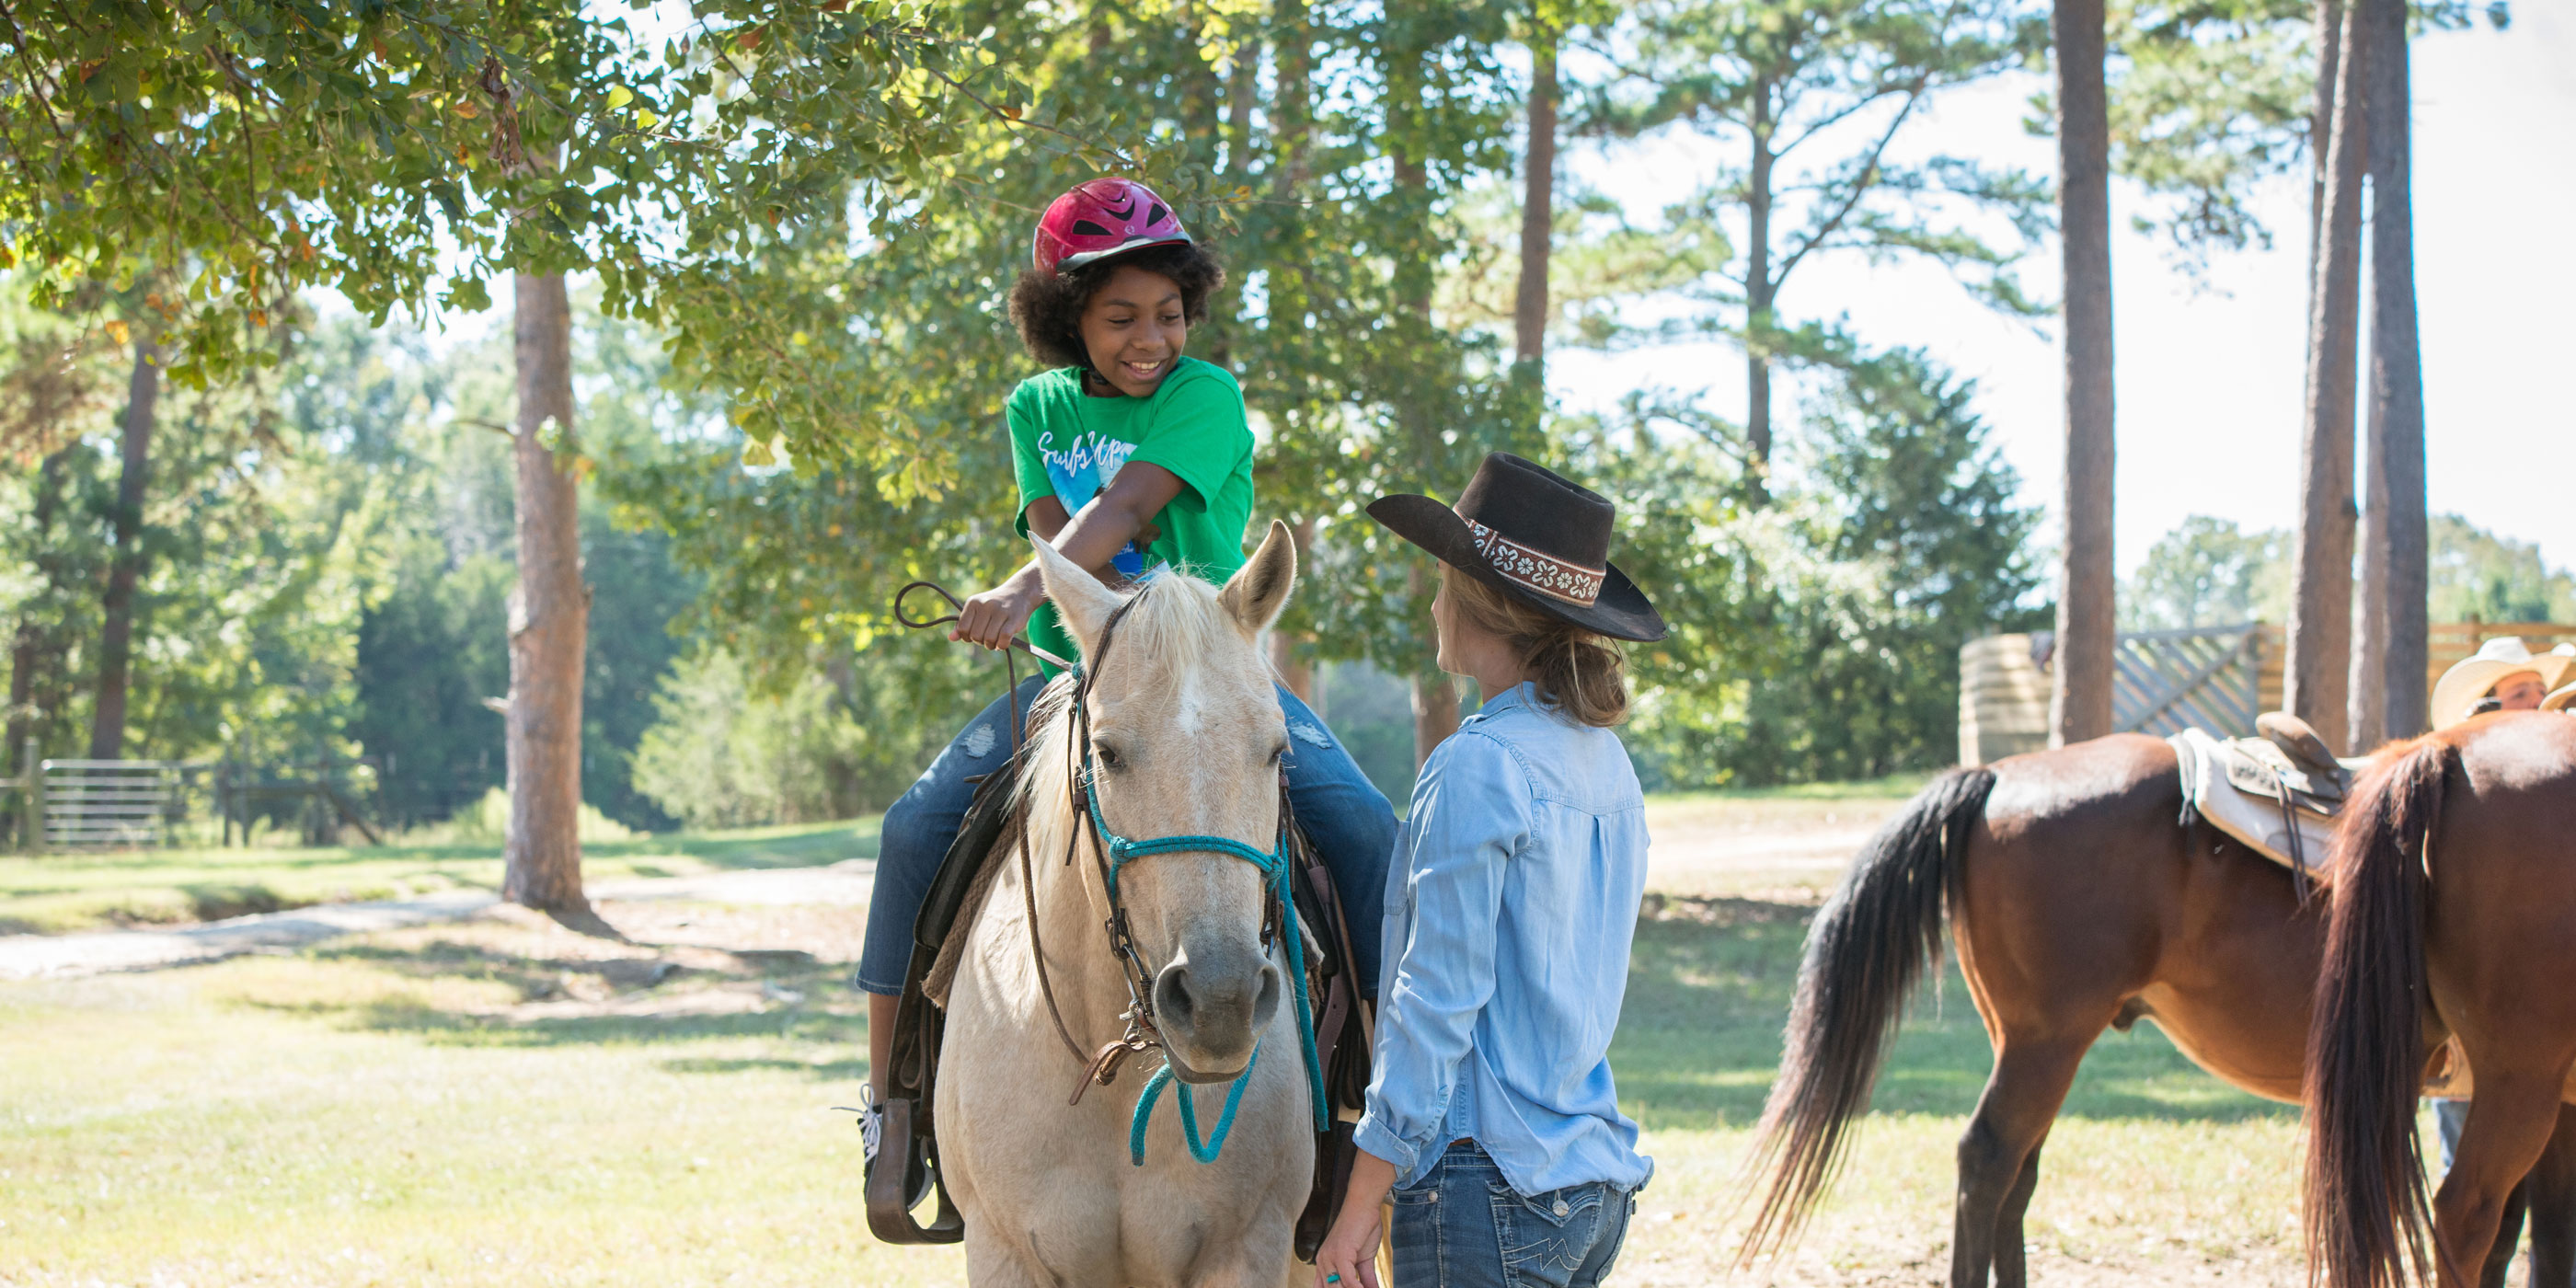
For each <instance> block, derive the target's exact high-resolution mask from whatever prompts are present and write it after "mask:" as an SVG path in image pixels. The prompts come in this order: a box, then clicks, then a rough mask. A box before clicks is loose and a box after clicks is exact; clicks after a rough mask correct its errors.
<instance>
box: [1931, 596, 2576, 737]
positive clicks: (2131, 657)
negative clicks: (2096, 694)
mask: <svg viewBox="0 0 2576 1288" xmlns="http://www.w3.org/2000/svg"><path fill="white" fill-rule="evenodd" d="M2286 635H2287V632H2286V631H2285V630H2284V629H2283V628H2282V627H2279V626H2275V625H2271V624H2269V623H2262V622H2257V623H2253V624H2251V625H2244V626H2226V627H2205V628H2199V629H2194V630H2183V631H2137V632H2131V633H2128V634H2124V635H2122V636H2121V637H2120V647H2119V651H2118V653H2117V655H2116V658H2115V671H2116V679H2115V680H2114V684H2115V688H2114V689H2113V693H2112V723H2113V726H2114V727H2115V728H2118V729H2121V730H2124V731H2126V730H2142V731H2144V732H2148V733H2159V734H2162V733H2172V732H2175V731H2176V730H2178V729H2179V728H2181V727H2182V726H2183V725H2186V724H2190V725H2198V726H2199V727H2201V728H2203V729H2207V730H2208V731H2209V732H2211V733H2214V734H2220V735H2222V736H2223V735H2230V734H2238V735H2241V734H2250V733H2252V732H2254V717H2255V716H2256V715H2258V714H2260V713H2262V712H2265V711H2278V710H2280V709H2281V706H2282V692H2283V685H2282V679H2281V672H2282V665H2283V662H2284V659H2285V657H2286V655H2287V651H2288V650H2287V643H2286ZM2499 635H2518V636H2520V637H2522V642H2523V643H2524V644H2526V645H2528V646H2530V648H2531V649H2532V651H2533V652H2539V651H2540V650H2542V649H2546V648H2550V647H2552V646H2555V645H2557V644H2560V643H2563V642H2567V641H2576V626H2570V625H2564V624H2560V623H2554V622H2477V621H2469V622H2441V623H2436V624H2435V625H2434V626H2433V627H2432V628H2431V630H2430V632H2429V639H2428V641H2427V643H2428V644H2429V645H2430V649H2429V655H2428V664H2427V665H2426V666H2425V668H2424V691H2425V692H2426V693H2427V694H2430V693H2431V692H2432V689H2433V683H2434V681H2436V680H2439V679H2441V678H2442V672H2444V671H2447V670H2449V669H2450V668H2451V667H2452V666H2453V665H2454V664H2456V663H2458V662H2459V661H2460V660H2461V659H2463V658H2466V657H2468V656H2469V655H2470V654H2472V653H2475V652H2477V650H2478V645H2479V644H2480V643H2481V642H2483V641H2485V640H2488V639H2491V638H2493V637H2495V636H2499ZM2052 644H2053V641H2052V640H2051V639H2050V637H2049V635H2048V633H2047V632H2044V631H2043V632H2037V633H2034V634H2029V635H1989V636H1987V637H1985V638H1984V639H1979V640H1970V641H1969V642H1968V643H1967V644H1966V645H1964V646H1962V647H1961V648H1960V649H1959V763H1961V764H1963V765H1982V764H1986V763H1988V762H1990V761H1994V760H2000V759H2002V758H2003V757H2005V756H2015V755H2019V754H2021V753H2023V752H2026V751H2037V750H2039V749H2040V748H2042V747H2046V746H2047V745H2048V686H2049V661H2050V652H2051V646H2052Z"/></svg>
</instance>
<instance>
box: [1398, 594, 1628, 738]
mask: <svg viewBox="0 0 2576 1288" xmlns="http://www.w3.org/2000/svg"><path fill="white" fill-rule="evenodd" d="M1440 579H1441V580H1440V584H1441V586H1442V587H1443V588H1444V589H1446V590H1447V591H1448V592H1449V603H1450V609H1451V611H1452V612H1454V613H1456V614H1457V615H1458V617H1459V619H1460V620H1463V621H1465V622H1466V623H1468V624H1469V625H1471V626H1474V627H1475V628H1476V629H1478V630H1481V631H1485V632H1488V633H1490V634H1493V635H1495V636H1497V637H1499V638H1501V640H1502V641H1503V643H1504V644H1506V645H1507V646H1509V647H1510V648H1511V650H1512V652H1513V654H1515V655H1516V656H1518V657H1519V658H1520V659H1521V663H1522V665H1524V666H1526V667H1528V668H1529V669H1530V671H1531V672H1532V679H1534V680H1535V681H1536V683H1537V686H1538V694H1539V698H1540V700H1541V701H1543V702H1544V703H1546V704H1547V705H1548V706H1550V707H1552V708H1554V709H1556V710H1558V711H1560V712H1563V713H1564V714H1565V715H1566V716H1567V717H1569V718H1571V719H1572V720H1574V721H1575V722H1576V723H1578V724H1586V725H1590V726H1592V727H1593V728H1596V729H1607V728H1609V727H1611V726H1612V725H1615V724H1618V723H1620V722H1621V721H1623V720H1626V719H1627V718H1628V676H1627V671H1628V657H1627V655H1626V654H1624V653H1622V652H1620V651H1619V648H1618V646H1617V645H1615V644H1613V643H1611V642H1610V639H1609V637H1608V636H1605V635H1602V634H1600V633H1599V632H1597V631H1590V630H1586V629H1584V628H1583V627H1580V626H1577V625H1575V624H1574V623H1572V622H1569V621H1567V620H1565V619H1564V618H1562V617H1558V616H1556V615H1555V614H1553V613H1547V612H1542V611H1540V610H1539V609H1536V608H1533V607H1531V606H1530V605H1528V604H1524V603H1522V602H1521V601H1519V600H1517V599H1514V598H1512V597H1511V596H1509V595H1506V594H1504V593H1503V592H1501V591H1499V590H1496V589H1494V588H1493V587H1491V586H1488V585H1486V584H1485V583H1484V582H1482V581H1479V580H1477V579H1476V578H1474V577H1471V576H1467V575H1465V574H1463V573H1461V572H1459V570H1458V569H1456V568H1455V567H1452V566H1450V565H1448V564H1445V563H1444V564H1442V565H1440Z"/></svg>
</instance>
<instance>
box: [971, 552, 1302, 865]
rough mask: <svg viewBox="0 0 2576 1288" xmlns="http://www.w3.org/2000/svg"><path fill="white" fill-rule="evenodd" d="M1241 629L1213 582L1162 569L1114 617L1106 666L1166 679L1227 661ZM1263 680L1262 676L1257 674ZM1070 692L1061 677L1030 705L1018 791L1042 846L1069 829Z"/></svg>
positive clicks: (1254, 663) (1251, 655)
mask: <svg viewBox="0 0 2576 1288" xmlns="http://www.w3.org/2000/svg"><path fill="white" fill-rule="evenodd" d="M1240 631H1241V628H1240V627H1238V626H1237V625H1236V624H1235V621H1234V618H1233V616H1232V615H1231V614H1229V613H1228V612H1227V611H1226V610H1225V607H1224V605H1222V604H1220V603H1219V602H1218V601H1217V588H1216V587H1214V586H1211V585H1209V584H1208V583H1206V582H1204V581H1201V580H1200V579H1198V578H1196V577H1190V576H1183V575H1179V574H1176V573H1172V572H1168V571H1167V572H1163V573H1159V574H1157V575H1155V576H1151V577H1148V578H1146V579H1145V581H1144V583H1143V584H1142V585H1141V586H1139V587H1138V588H1137V590H1136V591H1135V592H1134V593H1133V594H1132V595H1131V596H1130V597H1129V607H1128V609H1127V611H1126V612H1124V613H1122V614H1121V615H1120V616H1119V618H1118V626H1117V628H1116V631H1115V633H1114V639H1113V641H1112V643H1111V645H1110V648H1109V655H1108V656H1109V660H1110V662H1111V664H1112V665H1113V666H1114V667H1115V668H1116V669H1117V670H1118V671H1119V672H1121V673H1123V674H1125V675H1127V676H1137V675H1145V676H1155V677H1162V678H1166V679H1168V678H1171V677H1176V676H1179V675H1182V674H1185V673H1187V672H1189V671H1191V670H1194V669H1197V668H1200V667H1206V666H1211V665H1223V664H1225V662H1226V659H1225V658H1224V650H1225V648H1226V645H1227V642H1228V641H1229V640H1232V641H1238V642H1239V641H1241V639H1242V635H1241V633H1240ZM1244 651H1245V654H1246V661H1245V664H1246V665H1248V666H1251V667H1255V668H1266V667H1267V665H1268V663H1267V660H1266V659H1264V658H1263V657H1262V656H1261V654H1260V651H1259V650H1256V649H1251V648H1248V647H1247V648H1246V649H1245V650H1244ZM1087 664H1088V659H1086V665H1087ZM1267 678H1268V676H1267V674H1266V673H1265V674H1264V675H1263V676H1262V679H1264V680H1265V681H1266V680H1267ZM1071 696H1072V690H1071V686H1070V685H1069V684H1065V683H1062V682H1059V683H1057V684H1055V685H1052V686H1050V687H1049V688H1048V689H1047V690H1046V691H1045V693H1044V694H1042V695H1041V696H1040V697H1039V699H1038V700H1037V701H1036V702H1035V703H1032V704H1031V706H1030V710H1029V715H1028V729H1029V737H1030V739H1031V741H1032V742H1033V743H1034V744H1035V745H1033V746H1032V747H1031V748H1030V752H1031V756H1032V759H1031V761H1030V771H1029V772H1028V773H1026V774H1024V775H1022V777H1021V783H1020V792H1021V796H1022V798H1023V800H1025V801H1026V802H1027V804H1028V807H1029V823H1030V828H1029V835H1030V839H1031V841H1032V842H1036V843H1040V844H1044V843H1047V842H1048V841H1053V842H1055V843H1056V844H1061V843H1062V839H1063V837H1064V835H1065V833H1066V831H1067V830H1068V829H1070V828H1071V827H1072V826H1074V818H1073V810H1072V800H1071V797H1070V794H1069V793H1067V792H1066V791H1065V790H1064V786H1065V775H1066V773H1067V772H1068V771H1069V769H1070V766H1071V765H1072V758H1073V756H1074V754H1075V749H1074V748H1072V747H1071V746H1070V743H1071V741H1072V738H1073V721H1072V720H1071V719H1069V718H1067V715H1068V707H1069V706H1070V703H1071Z"/></svg>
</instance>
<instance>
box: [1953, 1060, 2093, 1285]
mask: <svg viewBox="0 0 2576 1288" xmlns="http://www.w3.org/2000/svg"><path fill="white" fill-rule="evenodd" d="M2100 1033H2101V1030H2100V1029H2099V1028H2096V1029H2094V1030H2093V1031H2092V1032H2089V1033H2086V1034H2085V1035H2084V1036H2083V1037H2081V1038H2076V1039H2067V1038H2057V1039H2046V1040H2039V1041H2032V1040H2028V1039H2020V1040H2016V1039H2013V1038H2009V1037H2007V1038H2006V1039H2005V1040H2004V1041H2003V1043H2002V1044H2001V1047H2000V1049H1999V1050H1998V1051H1996V1053H1995V1071H1994V1073H1993V1074H1992V1075H1991V1076H1989V1077H1988V1078H1987V1079H1986V1092H1985V1094H1984V1095H1983V1096H1981V1097H1979V1098H1978V1100H1977V1112H1976V1116H1975V1117H1972V1118H1970V1119H1969V1120H1968V1130H1967V1132H1966V1133H1965V1134H1963V1135H1962V1136H1960V1137H1959V1209H1958V1217H1957V1220H1956V1222H1955V1224H1954V1225H1953V1226H1952V1228H1951V1243H1950V1288H1986V1276H1987V1274H1988V1273H1989V1272H1990V1271H1993V1270H1995V1269H1996V1268H1998V1265H1999V1264H2000V1265H2001V1266H2003V1267H2004V1269H2005V1273H2006V1275H2007V1276H2008V1277H2007V1278H2006V1279H2005V1280H2004V1282H2005V1283H2006V1284H2007V1285H2015V1284H2018V1283H2019V1282H2020V1280H2021V1273H2020V1272H2021V1269H2022V1267H2021V1213H2022V1211H2023V1210H2024V1209H2025V1208H2027V1207H2028V1206H2029V1204H2030V1190H2031V1189H2032V1188H2034V1187H2036V1186H2037V1185H2038V1183H2039V1161H2038V1150H2039V1145H2040V1142H2041V1141H2043V1140H2045V1139H2047V1137H2048V1128H2049V1125H2050V1124H2051V1123H2054V1122H2056V1121H2057V1108H2058V1106H2059V1105H2061V1104H2064V1103H2065V1102H2066V1089H2067V1087H2069V1086H2070V1085H2072V1084H2073V1083H2074V1081H2075V1069H2076V1066H2078V1065H2080V1064H2082V1063H2083V1062H2084V1052H2085V1049H2086V1048H2088V1047H2090V1046H2092V1045H2093V1039H2094V1038H2095V1037H2097V1036H2099V1035H2100ZM2007 1212H2009V1214H2010V1217H2011V1219H2010V1220H2009V1221H2007V1220H2006V1219H2005V1217H2006V1214H2007ZM2007 1227H2009V1228H2007ZM2007 1239H2008V1240H2009V1241H2010V1242H2009V1246H2010V1249H2011V1250H2010V1252H2009V1253H2008V1254H2005V1255H2004V1256H2002V1257H1999V1255H1998V1254H1999V1252H2000V1251H2001V1249H2002V1248H2003V1247H2004V1246H2005V1242H2006V1240H2007Z"/></svg>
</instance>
